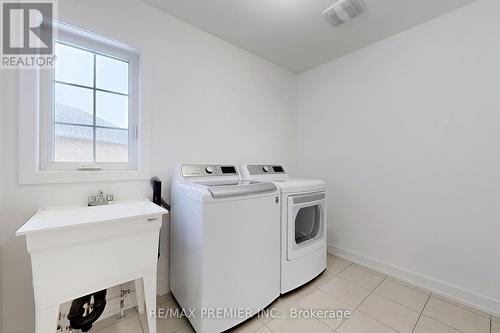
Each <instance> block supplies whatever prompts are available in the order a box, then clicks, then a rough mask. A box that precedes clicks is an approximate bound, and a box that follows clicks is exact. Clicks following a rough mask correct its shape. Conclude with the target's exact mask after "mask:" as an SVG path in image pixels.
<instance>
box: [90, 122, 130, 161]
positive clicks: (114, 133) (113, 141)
mask: <svg viewBox="0 0 500 333" xmlns="http://www.w3.org/2000/svg"><path fill="white" fill-rule="evenodd" d="M96 160H97V162H128V131H127V130H115V129H106V128H97V129H96Z"/></svg>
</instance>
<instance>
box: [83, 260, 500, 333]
mask: <svg viewBox="0 0 500 333" xmlns="http://www.w3.org/2000/svg"><path fill="white" fill-rule="evenodd" d="M158 306H159V307H160V306H161V307H164V308H176V307H177V303H176V302H175V300H173V299H172V297H171V296H170V295H167V296H162V297H159V299H158ZM269 309H273V311H274V313H275V314H276V313H280V316H279V318H274V319H273V318H266V317H265V316H261V317H258V318H253V319H251V320H249V321H247V322H246V323H244V324H243V325H241V326H239V327H237V328H236V329H234V330H232V331H233V332H236V333H247V332H248V333H249V332H255V333H295V332H297V333H298V332H307V333H309V332H317V333H323V332H324V333H332V332H335V333H500V318H496V317H492V316H490V315H488V314H486V313H483V312H480V311H477V310H475V309H470V308H467V307H465V306H462V305H460V304H457V303H455V302H452V301H449V300H446V299H444V298H442V297H439V296H436V295H433V294H431V293H429V292H426V291H425V290H421V289H418V288H416V287H413V286H411V285H408V284H405V283H402V282H400V281H397V280H394V279H391V278H388V277H386V276H384V275H381V274H378V273H376V272H373V271H370V270H368V269H365V268H362V267H360V266H357V265H354V264H351V263H349V262H347V261H344V260H342V259H339V258H336V257H333V256H329V257H328V269H327V270H326V271H325V272H324V273H323V274H322V275H321V276H320V277H318V278H317V279H315V280H314V281H312V282H311V283H309V284H307V285H306V286H304V287H302V288H300V289H298V290H296V291H295V292H293V293H290V294H287V295H285V296H283V297H280V298H279V299H278V300H276V301H275V302H274V303H273V304H271V305H270V308H269ZM292 309H295V310H300V309H323V310H324V309H335V310H349V311H351V313H352V315H351V317H350V318H349V319H344V320H337V319H332V318H325V319H323V318H321V319H305V318H301V319H291V318H290V316H291V313H292ZM157 323H158V333H190V332H194V331H193V329H192V328H191V326H190V325H189V323H188V321H187V320H186V319H183V318H180V319H158V321H157ZM92 332H95V333H143V332H144V333H147V332H148V330H147V321H146V317H145V315H142V314H138V313H137V312H136V310H135V309H131V310H129V311H128V316H127V317H126V318H125V319H122V320H120V321H117V320H116V319H113V318H109V319H105V320H102V321H100V322H98V323H97V324H96V325H95V327H94V328H93V329H92Z"/></svg>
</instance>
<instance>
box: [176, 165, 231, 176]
mask: <svg viewBox="0 0 500 333" xmlns="http://www.w3.org/2000/svg"><path fill="white" fill-rule="evenodd" d="M181 170H182V176H184V177H209V176H237V175H238V169H236V167H235V166H234V165H217V164H184V165H182V166H181Z"/></svg>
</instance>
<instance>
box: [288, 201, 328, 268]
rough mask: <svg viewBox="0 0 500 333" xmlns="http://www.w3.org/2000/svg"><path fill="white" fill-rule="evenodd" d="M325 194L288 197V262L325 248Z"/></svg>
mask: <svg viewBox="0 0 500 333" xmlns="http://www.w3.org/2000/svg"><path fill="white" fill-rule="evenodd" d="M325 209H326V206H325V193H312V194H307V195H293V196H289V197H288V223H287V225H288V237H287V238H288V244H287V248H288V251H287V252H288V253H287V257H288V260H292V259H295V258H298V257H301V256H303V255H306V254H308V253H310V252H312V251H315V250H317V249H318V248H319V247H322V246H324V238H325V233H326V230H325V227H326V225H325V212H326V211H325Z"/></svg>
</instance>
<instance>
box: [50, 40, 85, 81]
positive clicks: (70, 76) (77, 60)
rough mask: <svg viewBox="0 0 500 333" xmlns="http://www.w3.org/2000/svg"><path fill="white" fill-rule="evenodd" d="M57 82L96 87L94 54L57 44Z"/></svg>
mask: <svg viewBox="0 0 500 333" xmlns="http://www.w3.org/2000/svg"><path fill="white" fill-rule="evenodd" d="M56 57H57V58H56V62H55V69H56V80H57V81H63V82H67V83H74V84H80V85H83V86H88V87H93V86H94V54H93V53H91V52H87V51H84V50H82V49H78V48H76V47H71V46H67V45H63V44H59V43H56Z"/></svg>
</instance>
